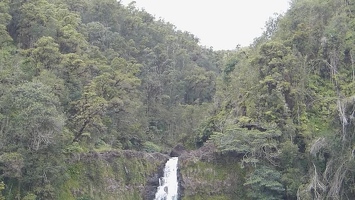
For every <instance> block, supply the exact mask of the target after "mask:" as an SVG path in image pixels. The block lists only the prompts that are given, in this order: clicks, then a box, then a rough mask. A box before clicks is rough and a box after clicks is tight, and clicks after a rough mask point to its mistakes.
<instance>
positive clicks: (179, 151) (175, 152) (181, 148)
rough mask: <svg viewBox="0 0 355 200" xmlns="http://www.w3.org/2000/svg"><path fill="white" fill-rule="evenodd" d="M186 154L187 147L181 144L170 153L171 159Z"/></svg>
mask: <svg viewBox="0 0 355 200" xmlns="http://www.w3.org/2000/svg"><path fill="white" fill-rule="evenodd" d="M184 153H186V150H185V147H184V146H182V145H181V144H178V145H176V146H175V147H174V148H173V150H171V152H170V156H171V157H179V156H181V155H182V154H184Z"/></svg>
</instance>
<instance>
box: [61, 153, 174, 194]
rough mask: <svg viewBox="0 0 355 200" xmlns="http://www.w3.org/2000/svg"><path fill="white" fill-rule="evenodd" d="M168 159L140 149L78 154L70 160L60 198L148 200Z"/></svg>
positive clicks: (165, 156)
mask: <svg viewBox="0 0 355 200" xmlns="http://www.w3.org/2000/svg"><path fill="white" fill-rule="evenodd" d="M167 159H168V156H167V155H164V154H160V153H146V152H137V151H107V152H100V153H97V152H91V153H86V154H81V155H76V156H75V159H70V160H69V161H68V162H69V167H68V170H67V173H66V174H65V176H67V179H66V181H65V183H64V184H63V185H62V187H61V188H60V193H59V197H58V199H66V200H71V199H72V200H78V199H81V200H84V199H85V200H94V199H95V200H96V199H105V200H111V199H112V200H117V199H119V200H139V199H149V198H150V195H151V194H149V191H150V190H152V189H154V188H156V186H157V185H158V178H159V173H160V172H159V171H161V170H162V168H163V167H164V164H165V162H166V160H167ZM153 192H154V191H153ZM153 194H154V193H153Z"/></svg>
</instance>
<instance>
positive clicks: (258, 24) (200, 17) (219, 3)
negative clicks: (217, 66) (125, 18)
mask: <svg viewBox="0 0 355 200" xmlns="http://www.w3.org/2000/svg"><path fill="white" fill-rule="evenodd" d="M131 1H132V0H121V2H122V3H123V4H125V5H127V4H128V3H130V2H131ZM135 1H136V6H137V7H138V8H144V9H145V10H146V11H147V12H149V13H151V14H152V15H154V16H155V17H156V18H157V19H159V18H163V19H164V20H165V21H167V22H170V23H172V24H174V25H175V26H176V27H177V29H179V30H182V31H188V32H190V33H192V34H194V35H195V36H197V37H198V38H199V39H200V44H201V45H205V46H207V47H210V46H212V47H213V49H215V50H221V49H224V50H227V49H235V47H236V46H237V45H238V44H240V45H242V46H248V45H249V44H251V43H252V42H253V39H254V38H256V37H258V36H260V35H261V34H262V32H263V28H264V25H265V22H266V21H267V20H268V19H269V17H271V16H273V14H274V13H284V12H285V11H286V10H287V9H288V8H289V0H135Z"/></svg>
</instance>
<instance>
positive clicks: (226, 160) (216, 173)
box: [179, 143, 247, 200]
mask: <svg viewBox="0 0 355 200" xmlns="http://www.w3.org/2000/svg"><path fill="white" fill-rule="evenodd" d="M179 169H180V175H181V187H182V189H181V192H182V194H181V196H182V200H200V199H201V200H202V199H203V200H209V199H213V200H227V199H247V198H246V196H245V192H244V191H243V183H244V177H245V170H244V169H241V168H240V166H239V164H238V159H237V158H234V157H231V156H220V155H219V156H218V155H217V154H216V153H215V147H214V145H213V144H210V143H207V144H205V146H203V147H202V148H200V149H198V150H196V151H192V152H189V153H186V154H183V155H182V156H180V162H179Z"/></svg>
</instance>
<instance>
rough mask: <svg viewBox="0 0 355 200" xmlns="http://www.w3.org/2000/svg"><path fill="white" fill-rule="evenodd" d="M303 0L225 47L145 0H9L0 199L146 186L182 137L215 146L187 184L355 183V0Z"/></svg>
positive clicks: (261, 187)
mask: <svg viewBox="0 0 355 200" xmlns="http://www.w3.org/2000/svg"><path fill="white" fill-rule="evenodd" d="M290 4H291V7H290V9H289V10H288V11H287V12H286V13H285V14H284V15H278V16H275V17H274V18H270V20H269V21H267V22H266V26H265V32H264V33H263V35H262V36H260V37H259V38H256V39H255V41H254V43H253V44H251V45H250V46H249V47H238V48H236V49H235V50H232V51H214V50H213V49H212V48H207V47H202V46H200V45H199V44H198V38H197V37H195V36H194V35H193V34H191V33H189V32H183V31H180V30H177V29H176V28H175V26H174V25H173V24H170V23H167V22H165V21H163V20H162V19H155V18H154V17H153V16H152V15H150V14H149V13H147V12H146V11H144V10H140V9H138V8H136V7H135V5H134V3H131V4H129V5H128V6H123V5H122V4H121V3H120V2H117V1H115V0H31V1H27V0H2V1H1V2H0V83H1V84H0V94H1V95H0V175H1V176H0V180H1V184H0V190H1V191H2V192H1V196H0V199H24V200H31V199H63V198H64V199H81V200H83V199H115V198H118V197H120V196H121V197H122V196H125V199H142V198H143V196H142V191H143V190H144V187H145V184H146V183H147V182H148V178H149V177H150V175H151V174H152V173H154V170H155V169H156V168H159V166H160V165H161V164H162V163H163V162H164V161H165V159H166V157H164V156H157V155H158V154H153V153H154V152H159V153H166V152H169V151H170V149H171V148H172V147H174V146H175V145H177V144H183V145H184V146H185V147H186V148H187V149H188V150H195V149H198V148H200V147H204V149H206V152H203V151H202V150H196V151H192V152H193V153H194V154H190V155H184V158H185V160H183V161H184V163H181V164H180V166H181V173H182V178H184V179H185V180H183V181H184V183H185V186H186V185H188V186H189V188H184V189H185V191H184V192H183V193H184V194H186V196H185V199H206V198H205V197H208V196H211V195H214V196H215V199H235V198H243V199H268V200H270V199H290V200H292V199H351V198H352V197H353V196H355V190H354V189H355V183H354V180H355V179H354V178H355V171H354V169H355V161H354V146H355V138H354V131H355V125H354V122H355V114H354V113H355V96H354V94H355V87H354V86H355V63H354V62H355V60H354V56H355V50H354V45H355V43H354V42H355V2H352V0H292V1H291V2H290ZM241 31H242V30H241ZM221 37H223V36H222V35H221ZM196 152H198V153H196ZM152 155H155V157H154V159H153V157H152ZM137 156H138V157H139V158H140V159H137V158H136V157H137ZM159 158H162V160H159ZM128 168H129V169H128ZM209 173H210V174H209ZM228 174H232V175H233V176H231V177H233V178H235V179H236V180H233V179H232V178H229V179H227V180H226V179H225V177H226V176H227V175H228ZM96 180H97V181H96ZM224 180H225V181H224ZM85 183H88V184H87V185H85ZM95 183H97V185H95ZM204 184H205V185H204ZM218 185H220V186H221V187H222V186H223V187H224V188H223V189H221V188H216V189H215V191H206V188H215V186H218ZM111 186H112V187H113V186H115V187H114V188H115V189H113V190H112V191H113V192H112V191H111V190H110V191H109V189H107V188H108V187H110V188H111ZM236 186H238V187H236ZM123 187H124V188H125V189H123ZM105 188H106V189H107V191H104V192H102V191H103V190H104V189H105ZM119 188H121V189H119ZM137 188H138V189H137ZM194 188H195V189H196V188H197V189H196V190H195V191H193V189H194ZM137 190H139V191H137ZM99 191H101V192H99ZM110 194H112V195H111V196H110ZM183 199H184V196H183Z"/></svg>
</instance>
